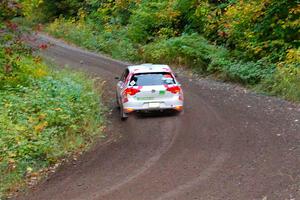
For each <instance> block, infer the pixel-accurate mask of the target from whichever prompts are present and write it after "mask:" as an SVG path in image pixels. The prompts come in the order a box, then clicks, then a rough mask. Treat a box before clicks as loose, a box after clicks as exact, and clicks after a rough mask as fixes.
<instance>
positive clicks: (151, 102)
mask: <svg viewBox="0 0 300 200" xmlns="http://www.w3.org/2000/svg"><path fill="white" fill-rule="evenodd" d="M149 73H150V74H149ZM153 74H155V75H153ZM139 76H140V77H141V78H142V77H143V76H144V79H146V78H147V77H149V78H150V79H149V81H150V82H149V83H147V84H151V78H152V77H154V76H159V77H158V78H160V76H162V78H161V80H162V81H165V82H167V84H159V85H156V84H155V83H154V85H139V86H137V85H134V84H137V82H135V81H134V80H131V79H135V78H136V77H138V78H139ZM138 78H136V80H137V81H138V80H140V79H141V78H139V79H138ZM155 78H156V77H155ZM165 82H164V83H165ZM128 88H129V89H132V90H134V91H138V92H137V93H136V94H132V95H131V94H128V93H127V92H125V90H126V89H128ZM170 88H173V89H174V88H180V90H178V91H177V90H176V91H177V92H176V93H175V92H174V91H173V90H172V92H170ZM126 91H127V90H126ZM117 101H118V104H119V105H120V107H121V110H122V111H124V112H125V113H129V112H132V111H142V110H165V109H174V110H177V111H181V110H182V109H183V92H182V89H181V85H180V84H179V82H178V81H177V80H176V77H175V75H174V73H173V72H172V71H171V69H170V67H169V66H168V65H154V64H142V65H134V66H129V67H127V68H126V70H125V72H124V73H123V76H122V79H121V80H120V81H119V82H118V84H117Z"/></svg>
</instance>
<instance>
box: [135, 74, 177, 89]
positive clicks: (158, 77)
mask: <svg viewBox="0 0 300 200" xmlns="http://www.w3.org/2000/svg"><path fill="white" fill-rule="evenodd" d="M170 84H175V80H174V78H173V76H172V75H171V74H170V73H168V72H159V73H143V74H135V75H133V76H132V78H131V80H130V82H129V85H130V86H147V85H170Z"/></svg>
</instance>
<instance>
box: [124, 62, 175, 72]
mask: <svg viewBox="0 0 300 200" xmlns="http://www.w3.org/2000/svg"><path fill="white" fill-rule="evenodd" d="M128 69H129V71H130V72H131V73H149V72H171V69H170V67H169V66H168V65H162V64H150V63H145V64H141V65H132V66H128Z"/></svg>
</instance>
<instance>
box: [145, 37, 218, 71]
mask: <svg viewBox="0 0 300 200" xmlns="http://www.w3.org/2000/svg"><path fill="white" fill-rule="evenodd" d="M214 51H222V49H221V48H216V47H215V46H213V45H210V44H209V43H208V41H207V40H205V39H204V38H203V37H201V36H199V35H198V34H192V35H187V34H184V35H182V36H180V37H175V38H170V39H165V40H158V41H156V42H154V43H150V44H148V45H145V46H144V50H143V57H144V60H145V61H147V62H155V63H172V64H176V65H184V66H188V67H192V68H193V69H195V70H197V71H199V72H203V73H206V72H207V67H208V65H209V63H210V62H211V59H212V57H211V54H212V53H213V52H214Z"/></svg>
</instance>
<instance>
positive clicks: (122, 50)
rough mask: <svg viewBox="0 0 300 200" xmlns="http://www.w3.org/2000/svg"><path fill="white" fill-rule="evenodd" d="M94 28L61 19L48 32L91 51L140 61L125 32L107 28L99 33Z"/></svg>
mask: <svg viewBox="0 0 300 200" xmlns="http://www.w3.org/2000/svg"><path fill="white" fill-rule="evenodd" d="M94 27H95V25H94V24H90V23H86V22H85V21H82V20H79V21H76V20H75V19H69V20H66V19H62V18H59V19H56V20H55V21H54V22H53V23H52V24H50V25H49V27H48V28H47V31H48V32H49V33H51V34H53V35H54V36H56V37H61V38H64V39H66V40H68V41H71V42H73V43H75V44H77V45H81V46H83V47H85V48H88V49H90V50H95V51H99V52H104V53H106V54H110V55H112V56H113V57H114V58H119V59H124V60H131V61H134V60H137V59H138V56H139V55H138V50H137V49H136V48H135V47H134V45H133V43H132V42H131V40H130V39H129V38H128V37H126V32H125V30H119V29H117V28H116V27H114V26H106V30H103V31H101V32H100V33H99V32H98V31H97V30H96V29H97V27H96V28H94Z"/></svg>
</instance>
